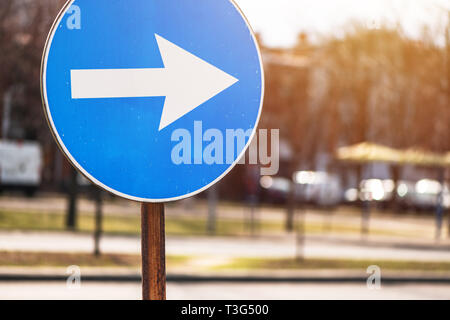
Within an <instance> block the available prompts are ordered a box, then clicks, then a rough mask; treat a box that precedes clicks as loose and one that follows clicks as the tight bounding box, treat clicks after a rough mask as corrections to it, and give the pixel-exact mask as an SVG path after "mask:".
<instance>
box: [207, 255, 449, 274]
mask: <svg viewBox="0 0 450 320" xmlns="http://www.w3.org/2000/svg"><path fill="white" fill-rule="evenodd" d="M371 265H377V266H379V267H380V268H381V270H391V271H446V272H450V262H420V261H390V260H345V259H342V260H341V259H340V260H335V259H306V260H303V261H298V260H294V259H259V258H237V259H234V260H233V261H232V262H230V263H228V264H225V265H221V266H216V267H214V269H215V270H320V269H323V270H325V269H326V270H339V269H341V270H350V269H352V270H354V269H358V270H366V269H367V267H369V266H371Z"/></svg>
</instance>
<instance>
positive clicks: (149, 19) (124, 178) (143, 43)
mask: <svg viewBox="0 0 450 320" xmlns="http://www.w3.org/2000/svg"><path fill="white" fill-rule="evenodd" d="M263 95H264V74H263V68H262V62H261V55H260V52H259V48H258V45H257V43H256V40H255V36H254V34H253V32H252V31H251V28H250V26H249V24H248V23H247V21H246V20H245V17H244V16H243V14H242V13H241V11H240V10H239V9H238V7H237V6H236V4H235V3H234V2H233V1H230V0H214V1H211V0H165V1H157V0H115V1H110V0H95V1H92V0H74V1H69V2H68V3H67V5H66V6H65V8H64V9H63V10H62V11H61V13H60V15H59V16H58V18H57V20H56V22H55V24H54V26H53V28H52V30H51V32H50V35H49V38H48V41H47V45H46V48H45V52H44V59H43V66H42V96H43V101H44V110H45V113H46V116H47V119H48V122H49V125H50V128H51V130H52V132H53V134H54V136H55V139H56V141H57V143H58V144H59V146H60V148H61V149H62V150H63V152H64V153H65V155H66V156H67V158H68V159H69V160H70V162H71V163H72V164H73V165H74V166H75V167H76V168H77V169H78V170H79V171H80V172H81V173H83V174H84V175H85V176H86V177H87V178H89V179H90V180H91V181H92V182H93V183H95V184H96V185H98V186H100V187H102V188H104V189H106V190H108V191H110V192H112V193H114V194H116V195H119V196H122V197H124V198H128V199H132V200H136V201H144V202H165V201H171V200H178V199H182V198H186V197H189V196H192V195H194V194H197V193H199V192H201V191H203V190H205V189H207V188H208V187H210V186H211V185H213V184H214V183H216V182H217V181H219V180H220V179H221V178H222V177H224V176H225V175H226V174H227V173H228V172H229V171H230V170H231V169H232V168H233V167H234V165H236V163H237V162H238V161H239V159H240V158H241V156H242V155H243V154H244V152H245V150H246V148H247V147H248V145H249V143H250V141H251V139H252V137H253V135H254V134H255V131H256V127H257V124H258V121H259V117H260V114H261V108H262V102H263Z"/></svg>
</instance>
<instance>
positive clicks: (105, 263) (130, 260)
mask: <svg viewBox="0 0 450 320" xmlns="http://www.w3.org/2000/svg"><path fill="white" fill-rule="evenodd" d="M187 260H189V257H184V256H168V257H167V265H168V266H170V267H174V266H178V265H181V264H184V263H186V261H187ZM70 265H77V266H80V267H140V265H141V257H140V255H132V254H102V255H100V256H99V257H96V256H94V255H93V254H88V253H48V252H9V251H0V266H2V267H17V266H20V267H67V266H70Z"/></svg>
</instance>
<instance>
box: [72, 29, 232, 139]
mask: <svg viewBox="0 0 450 320" xmlns="http://www.w3.org/2000/svg"><path fill="white" fill-rule="evenodd" d="M155 36H156V40H157V42H158V46H159V50H160V52H161V56H162V60H163V62H164V68H162V69H93V70H71V72H70V73H71V81H72V99H98V98H132V97H166V100H165V103H164V109H163V112H162V116H161V122H160V125H159V130H162V129H164V128H165V127H167V126H168V125H170V124H171V123H173V122H175V121H177V120H178V119H180V118H181V117H183V116H184V115H186V114H187V113H189V112H191V111H192V110H194V109H195V108H197V107H198V106H200V105H201V104H203V103H205V102H206V101H208V100H209V99H211V98H213V97H214V96H216V95H218V94H219V93H221V92H222V91H224V90H225V89H227V88H229V87H230V86H232V85H233V84H235V83H236V82H237V81H239V80H238V79H236V78H234V77H233V76H231V75H229V74H227V73H225V72H223V71H222V70H220V69H218V68H216V67H215V66H213V65H211V64H209V63H207V62H206V61H204V60H202V59H200V58H198V57H196V56H195V55H193V54H191V53H189V52H187V51H186V50H184V49H182V48H180V47H178V46H177V45H175V44H173V43H172V42H170V41H168V40H166V39H164V38H162V37H161V36H159V35H157V34H156V35H155Z"/></svg>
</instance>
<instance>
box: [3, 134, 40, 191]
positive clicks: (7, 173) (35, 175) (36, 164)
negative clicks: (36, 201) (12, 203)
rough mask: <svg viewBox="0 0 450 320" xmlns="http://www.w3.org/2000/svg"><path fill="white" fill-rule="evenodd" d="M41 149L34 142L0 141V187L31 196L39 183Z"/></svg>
mask: <svg viewBox="0 0 450 320" xmlns="http://www.w3.org/2000/svg"><path fill="white" fill-rule="evenodd" d="M41 168H42V149H41V146H40V145H39V144H38V143H36V142H13V141H4V140H3V141H0V188H1V190H5V189H20V190H23V191H24V192H26V194H27V195H29V196H32V195H33V194H34V193H35V192H36V190H37V189H38V187H39V185H40V183H41V178H42V177H41Z"/></svg>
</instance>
